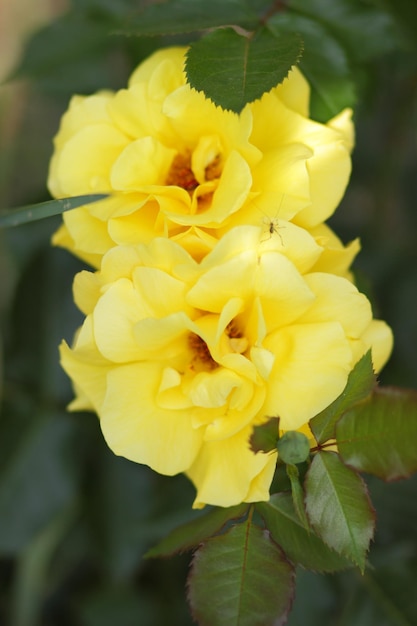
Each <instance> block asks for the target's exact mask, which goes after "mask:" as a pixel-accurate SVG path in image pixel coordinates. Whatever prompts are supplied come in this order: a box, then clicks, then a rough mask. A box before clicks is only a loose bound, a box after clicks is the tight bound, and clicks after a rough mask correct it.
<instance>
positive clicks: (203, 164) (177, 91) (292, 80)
mask: <svg viewBox="0 0 417 626" xmlns="http://www.w3.org/2000/svg"><path fill="white" fill-rule="evenodd" d="M185 52H186V49H185V48H169V49H163V50H160V51H158V52H156V53H155V54H153V55H152V56H151V57H150V58H148V59H147V60H145V61H144V62H143V63H142V64H141V65H140V66H139V67H138V68H137V69H136V70H135V72H134V73H133V75H132V76H131V78H130V81H129V85H128V88H127V89H122V90H120V91H118V92H116V93H112V92H101V93H98V94H95V95H92V96H89V97H81V96H74V97H73V98H72V100H71V103H70V105H69V109H68V111H67V112H66V113H65V114H64V116H63V118H62V122H61V126H60V129H59V132H58V134H57V136H56V137H55V151H54V154H53V157H52V160H51V165H50V173H49V181H48V185H49V189H50V191H51V193H52V195H53V196H55V197H64V196H74V195H78V194H84V193H89V192H111V193H112V194H113V195H112V197H111V198H109V199H107V200H105V201H102V202H100V203H97V204H94V205H89V206H86V207H82V208H79V209H76V210H74V211H71V212H69V213H66V214H65V215H64V223H65V225H64V226H62V228H61V229H60V230H59V231H58V232H57V233H56V235H55V237H54V242H55V243H56V244H58V245H62V246H64V247H67V248H69V249H70V250H71V251H72V252H74V253H75V254H77V255H79V256H80V257H82V258H84V259H86V260H87V261H89V262H90V263H91V264H92V265H93V266H96V267H99V265H100V260H101V257H102V256H103V254H104V253H105V252H107V251H108V250H109V249H110V248H112V247H113V246H114V245H130V244H136V243H148V242H149V241H150V240H151V239H152V238H153V237H155V236H167V235H168V236H169V237H170V238H173V239H174V240H178V241H180V242H181V245H182V246H183V247H185V248H186V249H187V250H188V251H189V252H190V253H191V254H192V255H193V256H194V258H196V259H200V258H201V257H202V256H204V255H205V254H206V253H207V252H208V251H209V250H211V248H212V247H213V246H214V245H215V242H216V240H217V239H218V238H220V237H221V236H222V234H223V233H224V232H226V231H227V230H230V228H232V227H233V226H236V225H240V224H252V225H258V226H259V225H262V224H263V225H264V228H265V230H266V232H268V229H269V230H270V231H271V232H272V231H273V230H274V229H275V226H274V224H275V223H277V220H278V218H279V219H280V220H284V221H288V220H291V221H292V222H294V223H296V224H297V225H299V226H302V227H304V228H313V227H315V226H316V225H318V224H320V223H321V222H323V221H324V220H325V219H327V218H328V217H329V216H330V215H331V214H332V212H333V211H334V209H335V208H336V206H337V204H338V203H339V201H340V199H341V197H342V195H343V193H344V190H345V187H346V184H347V182H348V178H349V175H350V168H351V162H350V150H351V148H352V143H353V130H352V123H351V119H350V115H351V112H350V111H349V110H346V111H344V112H342V113H341V114H340V115H338V116H337V117H336V118H335V119H333V120H330V121H329V122H328V123H327V124H320V123H317V122H314V121H312V120H311V119H309V117H308V106H309V87H308V85H307V82H306V81H305V79H304V78H303V76H302V75H301V73H300V72H299V71H298V70H297V69H293V70H292V71H291V73H290V75H289V77H288V78H287V79H286V80H285V81H284V82H283V83H282V84H281V85H279V86H278V87H276V88H274V89H272V90H271V91H270V92H269V93H267V94H265V95H264V96H263V97H262V98H261V99H260V100H258V101H256V102H254V103H252V104H249V105H247V106H246V107H245V108H244V110H243V111H242V113H241V114H240V115H236V114H234V113H232V112H230V111H224V110H222V109H221V108H219V107H216V106H215V105H214V104H213V103H212V102H211V101H210V100H208V99H206V98H205V97H204V95H203V94H202V93H198V92H197V91H195V90H193V89H191V88H190V87H189V85H187V84H186V80H185V74H184V72H183V63H184V54H185Z"/></svg>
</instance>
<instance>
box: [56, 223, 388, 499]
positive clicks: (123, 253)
mask: <svg viewBox="0 0 417 626" xmlns="http://www.w3.org/2000/svg"><path fill="white" fill-rule="evenodd" d="M322 253H323V248H322V247H320V246H319V245H318V243H317V241H316V239H315V238H313V237H312V236H311V235H310V234H309V233H308V232H307V231H306V230H305V229H303V228H300V227H298V226H296V225H294V224H292V223H291V222H288V223H287V224H286V227H285V245H284V243H283V241H281V239H280V238H279V237H269V238H266V239H265V238H264V236H263V230H262V228H261V227H255V226H240V227H236V228H233V229H232V230H230V231H229V232H228V233H227V234H225V235H224V236H223V237H222V238H221V239H220V240H219V242H218V243H217V244H216V245H215V246H214V248H213V250H212V251H211V252H210V253H209V254H208V255H207V256H206V257H205V258H204V259H203V260H202V261H201V262H200V263H198V262H196V261H195V259H193V258H192V257H191V255H189V253H188V252H187V251H186V250H184V248H183V247H182V246H180V245H178V244H177V243H176V242H173V241H172V240H170V239H168V238H155V239H154V240H153V241H152V242H151V243H150V244H148V245H145V244H138V245H136V246H117V247H114V248H112V249H111V250H110V251H109V252H107V253H106V254H105V255H104V257H103V259H102V264H101V269H100V271H98V272H96V273H91V272H86V271H85V272H81V273H80V274H78V275H77V277H76V280H75V286H74V293H75V300H76V303H77V305H78V306H79V308H80V309H81V310H82V312H83V313H84V314H85V315H86V319H85V322H84V324H83V325H82V327H81V329H80V331H79V333H78V336H77V338H76V341H75V343H74V346H73V348H69V347H68V346H67V345H66V344H65V343H63V344H62V345H61V358H62V365H63V367H64V369H65V370H66V372H67V373H68V374H69V376H70V377H71V378H72V380H73V382H74V386H75V389H76V395H77V397H76V400H75V401H74V402H73V404H72V408H73V409H93V410H95V411H96V412H97V414H98V415H99V417H100V421H101V427H102V430H103V433H104V436H105V438H106V440H107V442H108V444H109V446H110V448H111V449H112V450H113V451H114V452H115V453H116V454H119V455H123V456H125V457H127V458H129V459H131V460H133V461H136V462H139V463H145V464H147V465H149V466H150V467H152V468H153V469H154V470H156V471H158V472H160V473H163V474H168V475H172V474H175V473H178V472H186V474H187V475H188V476H189V477H190V478H191V480H192V481H193V482H194V484H195V486H196V488H197V496H196V500H195V506H202V505H204V504H213V505H219V506H231V505H234V504H236V503H239V502H242V501H245V502H251V501H259V500H267V499H268V497H269V487H270V483H271V480H272V476H273V472H274V468H275V462H276V458H275V455H268V454H262V453H258V454H256V455H255V454H253V453H252V452H251V451H250V449H249V446H248V439H249V437H250V434H251V432H252V429H253V426H254V425H256V424H259V423H262V422H263V421H264V420H265V419H266V418H267V417H268V416H279V417H280V418H281V421H280V428H281V429H283V430H295V429H303V428H304V429H305V426H306V424H307V422H308V420H309V419H310V418H311V417H313V416H314V415H315V414H316V413H318V412H319V411H321V410H322V409H324V408H325V407H326V406H327V405H328V404H329V403H331V402H332V401H333V400H334V399H335V398H336V397H337V396H338V395H339V394H340V393H341V392H342V391H343V388H344V386H345V384H346V381H347V377H348V374H349V372H350V371H351V369H352V367H353V365H354V364H355V362H356V361H357V360H358V359H359V358H360V357H361V356H362V355H363V354H364V353H365V352H366V351H367V350H368V349H369V348H370V347H372V350H373V354H374V356H375V358H374V365H375V368H376V369H380V368H381V367H382V365H383V363H384V362H385V360H386V359H387V357H388V354H389V352H390V350H391V344H392V338H391V331H390V330H389V328H388V327H387V326H386V325H385V324H384V323H383V322H379V321H374V320H372V312H371V307H370V304H369V302H368V300H367V299H366V297H365V296H364V295H362V294H361V293H359V292H358V290H357V289H356V287H355V286H354V285H353V284H352V283H351V282H350V281H349V280H347V279H346V278H343V277H341V276H336V275H334V274H329V273H325V272H316V271H313V270H314V266H315V265H316V264H317V263H318V262H319V260H320V256H321V255H322Z"/></svg>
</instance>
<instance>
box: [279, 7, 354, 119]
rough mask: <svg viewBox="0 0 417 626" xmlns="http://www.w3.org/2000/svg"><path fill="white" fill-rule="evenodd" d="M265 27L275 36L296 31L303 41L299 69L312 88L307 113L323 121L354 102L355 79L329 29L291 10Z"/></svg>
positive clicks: (344, 53) (343, 53) (280, 14)
mask: <svg viewBox="0 0 417 626" xmlns="http://www.w3.org/2000/svg"><path fill="white" fill-rule="evenodd" d="M268 27H269V28H270V29H271V30H273V32H274V33H275V34H276V35H277V36H278V35H279V33H283V32H297V33H299V34H300V35H301V37H302V39H303V41H304V51H303V56H302V58H301V60H300V70H301V71H302V73H303V74H304V76H305V78H306V79H307V80H308V83H309V85H310V88H311V99H310V115H311V117H313V119H316V120H318V121H320V122H326V121H327V120H328V119H329V118H331V117H334V116H335V115H337V114H338V113H339V112H340V111H341V110H342V109H344V108H345V107H352V106H353V105H354V104H355V102H356V92H355V83H354V81H353V79H352V76H351V71H350V67H349V62H348V58H347V53H346V51H345V50H344V48H343V47H342V46H341V45H340V43H339V41H337V39H335V38H334V37H333V36H332V34H331V33H330V32H329V30H328V29H327V28H326V27H325V26H324V25H323V24H321V23H320V22H318V21H317V20H313V19H310V18H307V17H305V16H303V15H298V14H297V13H292V12H285V13H283V12H281V13H277V14H276V15H274V16H273V17H272V18H271V20H270V21H269V22H268Z"/></svg>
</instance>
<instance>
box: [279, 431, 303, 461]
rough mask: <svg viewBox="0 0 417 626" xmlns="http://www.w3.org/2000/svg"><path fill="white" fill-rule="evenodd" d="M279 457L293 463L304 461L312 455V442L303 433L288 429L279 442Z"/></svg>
mask: <svg viewBox="0 0 417 626" xmlns="http://www.w3.org/2000/svg"><path fill="white" fill-rule="evenodd" d="M277 450H278V454H279V458H280V459H281V461H283V462H284V463H290V464H291V465H293V464H295V465H296V464H297V463H304V461H306V460H307V459H308V457H309V456H310V442H309V440H308V439H307V437H306V436H305V435H304V434H303V433H299V432H298V431H296V430H288V431H287V432H286V433H284V434H283V435H282V437H280V438H279V440H278V443H277Z"/></svg>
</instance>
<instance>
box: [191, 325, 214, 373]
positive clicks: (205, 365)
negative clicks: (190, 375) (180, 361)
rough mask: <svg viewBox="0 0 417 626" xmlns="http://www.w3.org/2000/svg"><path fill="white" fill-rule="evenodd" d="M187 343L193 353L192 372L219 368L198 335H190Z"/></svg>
mask: <svg viewBox="0 0 417 626" xmlns="http://www.w3.org/2000/svg"><path fill="white" fill-rule="evenodd" d="M188 342H189V345H190V348H191V350H192V351H193V359H192V363H191V369H192V370H194V371H195V370H197V371H209V370H213V369H215V368H216V367H218V366H219V364H218V363H216V361H215V360H214V359H213V357H212V356H211V354H210V350H209V349H208V345H207V344H206V342H205V341H204V340H203V339H202V338H201V337H200V336H199V335H196V334H195V333H190V335H189V338H188Z"/></svg>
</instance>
